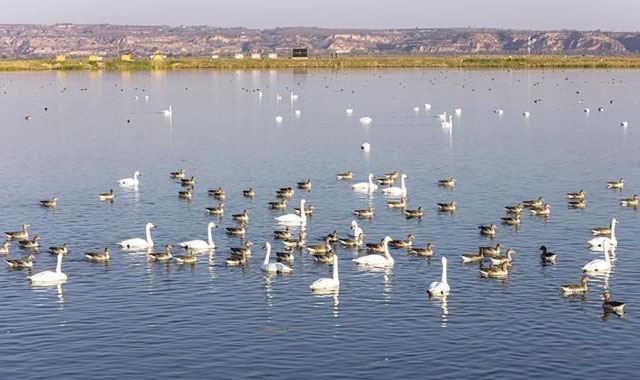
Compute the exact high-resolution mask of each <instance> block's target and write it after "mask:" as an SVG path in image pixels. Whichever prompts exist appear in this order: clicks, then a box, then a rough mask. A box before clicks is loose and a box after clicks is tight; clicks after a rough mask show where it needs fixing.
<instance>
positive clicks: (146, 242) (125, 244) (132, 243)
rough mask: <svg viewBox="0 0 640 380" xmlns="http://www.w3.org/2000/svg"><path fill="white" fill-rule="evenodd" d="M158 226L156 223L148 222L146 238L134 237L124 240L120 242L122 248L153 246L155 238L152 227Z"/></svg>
mask: <svg viewBox="0 0 640 380" xmlns="http://www.w3.org/2000/svg"><path fill="white" fill-rule="evenodd" d="M152 228H156V226H155V224H153V223H147V224H146V226H145V235H146V239H140V238H133V239H127V240H123V241H121V242H119V243H118V245H119V246H120V247H121V248H124V249H145V248H153V240H151V229H152Z"/></svg>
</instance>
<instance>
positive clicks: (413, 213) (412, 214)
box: [404, 206, 422, 219]
mask: <svg viewBox="0 0 640 380" xmlns="http://www.w3.org/2000/svg"><path fill="white" fill-rule="evenodd" d="M404 216H406V217H407V219H411V218H422V206H418V208H417V209H415V210H404Z"/></svg>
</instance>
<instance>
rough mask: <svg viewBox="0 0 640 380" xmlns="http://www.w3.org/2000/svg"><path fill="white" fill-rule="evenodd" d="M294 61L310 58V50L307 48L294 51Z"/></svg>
mask: <svg viewBox="0 0 640 380" xmlns="http://www.w3.org/2000/svg"><path fill="white" fill-rule="evenodd" d="M292 57H293V59H307V58H309V50H308V49H307V48H296V49H293V54H292Z"/></svg>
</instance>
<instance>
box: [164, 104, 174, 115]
mask: <svg viewBox="0 0 640 380" xmlns="http://www.w3.org/2000/svg"><path fill="white" fill-rule="evenodd" d="M162 114H163V115H164V116H171V115H172V114H173V108H171V106H169V109H168V110H162Z"/></svg>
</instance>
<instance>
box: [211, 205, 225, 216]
mask: <svg viewBox="0 0 640 380" xmlns="http://www.w3.org/2000/svg"><path fill="white" fill-rule="evenodd" d="M207 212H208V213H209V215H222V214H224V203H220V205H219V206H218V207H215V206H213V207H207Z"/></svg>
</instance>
